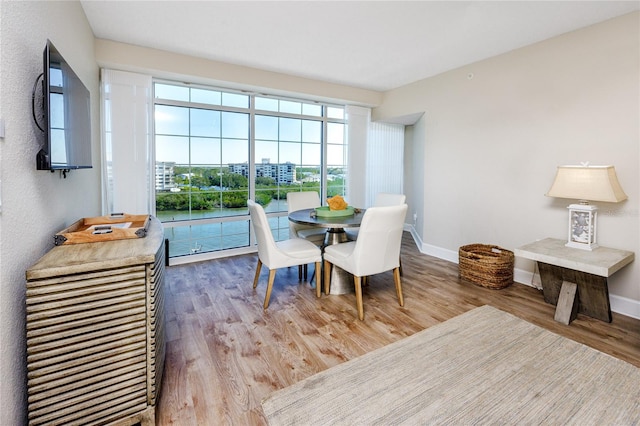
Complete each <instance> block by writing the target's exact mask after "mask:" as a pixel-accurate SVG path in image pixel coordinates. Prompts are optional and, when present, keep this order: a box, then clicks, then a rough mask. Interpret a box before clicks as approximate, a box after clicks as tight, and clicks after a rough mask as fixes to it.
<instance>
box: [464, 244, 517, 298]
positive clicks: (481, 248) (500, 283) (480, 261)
mask: <svg viewBox="0 0 640 426" xmlns="http://www.w3.org/2000/svg"><path fill="white" fill-rule="evenodd" d="M458 262H459V266H460V278H462V279H465V280H468V281H471V282H472V283H474V284H477V285H479V286H481V287H486V288H491V289H496V290H499V289H501V288H505V287H508V286H510V285H511V284H513V262H514V256H513V252H511V251H509V250H505V249H503V248H501V247H498V246H492V245H487V244H469V245H467V246H462V247H460V249H459V250H458Z"/></svg>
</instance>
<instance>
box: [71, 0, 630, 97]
mask: <svg viewBox="0 0 640 426" xmlns="http://www.w3.org/2000/svg"><path fill="white" fill-rule="evenodd" d="M81 3H82V7H83V8H84V11H85V13H86V15H87V18H88V20H89V24H90V25H91V28H92V29H93V32H94V34H95V36H96V37H97V38H101V39H108V40H114V41H118V42H123V43H130V44H135V45H139V46H145V47H151V48H156V49H162V50H167V51H172V52H177V53H183V54H187V55H192V56H197V57H203V58H208V59H212V60H216V61H221V62H227V63H231V64H237V65H244V66H249V67H253V68H258V69H263V70H268V71H276V72H281V73H285V74H290V75H294V76H300V77H307V78H312V79H316V80H322V81H328V82H333V83H340V84H344V85H348V86H353V87H360V88H365V89H372V90H379V91H384V90H388V89H392V88H396V87H399V86H402V85H405V84H408V83H411V82H414V81H417V80H420V79H423V78H426V77H430V76H433V75H436V74H439V73H442V72H444V71H447V70H451V69H455V68H458V67H460V66H463V65H466V64H470V63H473V62H476V61H479V60H482V59H485V58H488V57H492V56H495V55H498V54H501V53H504V52H508V51H510V50H513V49H517V48H520V47H523V46H526V45H529V44H533V43H536V42H538V41H541V40H544V39H547V38H550V37H553V36H556V35H559V34H563V33H566V32H569V31H573V30H575V29H578V28H582V27H585V26H588V25H592V24H594V23H597V22H601V21H604V20H607V19H610V18H613V17H616V16H620V15H623V14H626V13H629V12H632V11H636V10H640V1H639V0H636V1H575V0H573V1H327V0H325V1H95V0H86V1H82V2H81Z"/></svg>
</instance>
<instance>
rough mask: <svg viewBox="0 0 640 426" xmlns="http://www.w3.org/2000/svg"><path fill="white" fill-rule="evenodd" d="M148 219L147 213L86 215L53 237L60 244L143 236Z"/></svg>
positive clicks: (147, 225) (145, 234) (144, 235)
mask: <svg viewBox="0 0 640 426" xmlns="http://www.w3.org/2000/svg"><path fill="white" fill-rule="evenodd" d="M149 220H150V216H149V215H148V214H145V215H133V214H126V213H112V214H111V215H109V216H98V217H86V218H83V219H80V220H78V221H77V222H75V223H74V224H73V225H71V226H70V227H68V228H66V229H63V230H62V231H60V232H58V233H57V234H56V235H54V237H53V239H54V242H55V244H56V245H57V246H60V245H63V244H82V243H96V242H100V241H113V240H124V239H127V238H144V237H146V236H147V229H148V227H149Z"/></svg>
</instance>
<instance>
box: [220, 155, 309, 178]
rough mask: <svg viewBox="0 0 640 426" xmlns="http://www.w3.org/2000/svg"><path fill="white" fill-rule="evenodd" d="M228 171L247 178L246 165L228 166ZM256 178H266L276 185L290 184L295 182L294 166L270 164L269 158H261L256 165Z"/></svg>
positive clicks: (247, 167)
mask: <svg viewBox="0 0 640 426" xmlns="http://www.w3.org/2000/svg"><path fill="white" fill-rule="evenodd" d="M229 171H230V172H231V173H235V174H239V175H242V176H244V177H246V178H247V179H248V178H249V164H248V163H234V164H229ZM256 177H268V178H271V179H273V180H274V181H275V182H276V183H284V184H291V183H294V182H296V165H295V164H293V163H290V162H286V163H271V162H270V159H269V158H263V159H262V162H261V163H256Z"/></svg>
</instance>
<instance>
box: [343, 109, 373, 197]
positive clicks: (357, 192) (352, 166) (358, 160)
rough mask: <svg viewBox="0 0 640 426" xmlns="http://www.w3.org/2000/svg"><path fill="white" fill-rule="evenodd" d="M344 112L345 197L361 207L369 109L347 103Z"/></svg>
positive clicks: (365, 180) (369, 116)
mask: <svg viewBox="0 0 640 426" xmlns="http://www.w3.org/2000/svg"><path fill="white" fill-rule="evenodd" d="M345 112H346V117H347V144H348V152H349V154H348V155H349V158H348V169H349V170H348V177H347V179H348V181H347V193H346V199H347V201H348V202H349V204H351V205H352V206H358V207H362V206H364V205H365V204H364V203H365V202H366V187H367V174H366V170H367V139H368V137H367V134H368V132H369V122H370V120H371V110H370V109H369V108H364V107H358V106H351V105H348V106H347V107H345Z"/></svg>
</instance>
